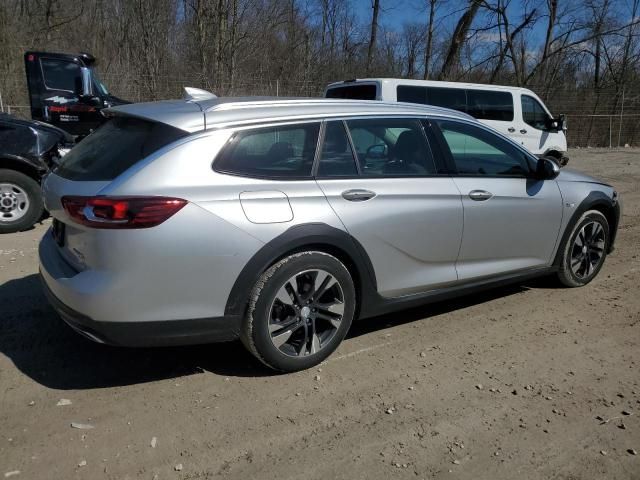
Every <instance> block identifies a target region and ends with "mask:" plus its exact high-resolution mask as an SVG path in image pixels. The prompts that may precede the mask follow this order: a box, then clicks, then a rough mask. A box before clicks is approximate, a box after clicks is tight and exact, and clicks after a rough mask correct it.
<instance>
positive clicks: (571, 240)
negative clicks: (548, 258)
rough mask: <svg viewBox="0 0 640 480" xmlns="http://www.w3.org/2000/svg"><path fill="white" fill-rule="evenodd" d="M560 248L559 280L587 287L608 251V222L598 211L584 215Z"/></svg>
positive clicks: (572, 285)
mask: <svg viewBox="0 0 640 480" xmlns="http://www.w3.org/2000/svg"><path fill="white" fill-rule="evenodd" d="M561 248H562V256H561V258H560V265H559V270H558V278H559V279H560V281H561V282H562V283H563V284H564V285H566V286H568V287H581V286H582V285H586V284H587V283H589V282H590V281H591V280H593V279H594V278H595V276H596V275H597V274H598V272H599V271H600V269H601V268H602V265H603V264H604V259H605V258H606V256H607V250H608V248H609V222H608V221H607V218H606V217H605V216H604V215H603V214H602V213H600V212H599V211H597V210H589V211H587V212H585V213H584V214H583V215H582V217H580V220H579V221H578V222H577V223H576V224H575V226H574V227H573V230H572V231H571V234H570V235H569V236H568V237H567V240H566V241H565V243H564V245H562V246H561Z"/></svg>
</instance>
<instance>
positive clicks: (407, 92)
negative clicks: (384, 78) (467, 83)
mask: <svg viewBox="0 0 640 480" xmlns="http://www.w3.org/2000/svg"><path fill="white" fill-rule="evenodd" d="M396 94H397V98H398V101H399V102H411V103H422V104H425V105H434V106H436V107H444V108H451V109H453V110H458V111H460V112H466V111H467V93H466V90H464V89H462V88H440V87H416V86H409V85H398V88H397V90H396Z"/></svg>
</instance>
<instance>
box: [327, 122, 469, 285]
mask: <svg viewBox="0 0 640 480" xmlns="http://www.w3.org/2000/svg"><path fill="white" fill-rule="evenodd" d="M442 171H443V168H441V167H439V165H438V163H437V162H436V159H434V156H433V154H432V152H431V149H430V147H429V143H428V141H427V137H426V135H425V132H424V130H423V127H422V125H421V123H420V121H419V119H415V118H367V119H351V120H346V121H345V122H343V121H330V122H327V123H326V128H325V133H324V142H323V146H322V150H321V153H320V159H319V162H318V164H317V171H316V173H315V175H316V178H317V182H318V184H319V185H320V187H321V188H322V190H323V191H324V193H325V195H326V196H327V198H328V200H329V203H330V204H331V206H332V208H333V209H334V211H335V212H336V213H337V215H338V217H339V218H340V219H341V221H342V222H343V224H344V226H345V228H346V229H347V231H348V232H349V233H350V234H351V235H352V236H353V237H354V238H355V239H356V240H357V241H358V242H359V243H360V244H362V246H363V247H364V248H365V250H366V252H367V253H368V255H369V257H370V259H371V262H372V264H373V268H374V270H375V274H376V280H377V286H378V291H379V293H380V294H381V295H383V296H386V297H394V296H400V295H407V294H411V293H417V292H421V291H425V290H428V289H430V288H432V287H434V286H439V285H444V284H451V283H454V282H456V281H457V274H456V269H455V261H456V258H457V256H458V250H459V248H460V241H461V238H462V203H461V200H460V194H459V191H458V190H457V188H456V186H455V184H454V183H453V180H452V179H451V178H450V177H449V176H447V175H446V174H443V173H442Z"/></svg>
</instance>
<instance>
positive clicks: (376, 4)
mask: <svg viewBox="0 0 640 480" xmlns="http://www.w3.org/2000/svg"><path fill="white" fill-rule="evenodd" d="M372 8H373V18H372V20H371V38H370V39H369V48H368V50H367V68H366V71H367V75H370V74H371V62H372V60H373V53H374V51H375V48H376V38H377V36H378V14H379V13H380V0H373V5H372Z"/></svg>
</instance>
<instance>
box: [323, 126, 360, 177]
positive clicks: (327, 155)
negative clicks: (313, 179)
mask: <svg viewBox="0 0 640 480" xmlns="http://www.w3.org/2000/svg"><path fill="white" fill-rule="evenodd" d="M357 174H358V170H357V168H356V163H355V159H354V158H353V152H352V151H351V145H349V139H348V138H347V133H346V131H345V129H344V124H343V123H342V122H329V123H327V128H326V130H325V133H324V142H323V144H322V153H321V155H320V164H319V165H318V176H319V177H344V176H351V175H357Z"/></svg>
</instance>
